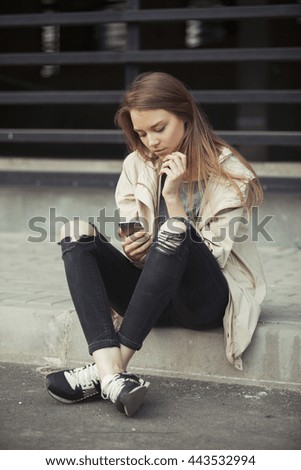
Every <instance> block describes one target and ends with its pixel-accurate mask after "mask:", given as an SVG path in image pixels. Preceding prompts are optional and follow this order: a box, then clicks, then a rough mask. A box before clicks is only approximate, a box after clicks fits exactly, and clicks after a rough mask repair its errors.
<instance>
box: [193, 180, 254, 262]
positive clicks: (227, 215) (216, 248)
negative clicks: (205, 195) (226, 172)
mask: <svg viewBox="0 0 301 470" xmlns="http://www.w3.org/2000/svg"><path fill="white" fill-rule="evenodd" d="M238 186H239V189H240V191H241V193H242V195H243V196H244V198H245V197H246V195H247V190H248V182H247V181H240V182H239V184H238ZM208 205H209V206H210V207H212V208H215V210H214V211H212V210H211V211H207V216H206V215H205V219H204V220H202V228H201V230H200V233H201V235H202V238H203V240H204V243H205V244H206V245H207V246H208V248H209V250H210V251H211V253H212V254H213V255H214V257H215V258H216V260H217V262H218V263H219V265H220V267H221V268H222V269H223V268H224V267H225V264H226V263H227V260H228V257H229V255H230V253H231V250H232V248H233V244H234V243H235V242H238V241H239V242H243V241H244V239H245V237H247V236H248V225H249V220H248V217H247V212H246V209H245V206H244V204H243V201H242V200H241V198H240V196H239V194H238V193H237V190H236V189H235V188H234V187H233V186H232V185H231V184H230V183H228V182H226V183H224V184H221V183H219V184H217V185H216V186H215V187H214V188H213V192H212V197H211V199H210V202H209V203H208ZM205 214H206V213H205Z"/></svg>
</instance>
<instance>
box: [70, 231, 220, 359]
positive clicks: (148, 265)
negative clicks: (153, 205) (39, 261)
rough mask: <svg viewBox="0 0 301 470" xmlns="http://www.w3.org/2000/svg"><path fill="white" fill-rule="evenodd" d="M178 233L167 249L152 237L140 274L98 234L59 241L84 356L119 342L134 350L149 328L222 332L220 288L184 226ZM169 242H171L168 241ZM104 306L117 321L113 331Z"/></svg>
mask: <svg viewBox="0 0 301 470" xmlns="http://www.w3.org/2000/svg"><path fill="white" fill-rule="evenodd" d="M186 228H187V231H186V232H183V233H182V234H181V235H180V236H179V235H178V234H177V242H176V243H174V244H173V243H171V244H169V243H168V240H167V239H166V238H165V241H164V240H163V241H162V237H160V231H159V236H158V239H157V240H156V241H154V242H153V244H152V246H151V249H150V251H149V254H148V257H147V261H146V262H145V265H144V268H143V270H140V269H138V268H136V267H135V266H133V264H132V263H131V262H130V261H129V260H128V258H126V257H125V256H124V255H123V254H122V253H120V252H119V251H118V250H117V249H116V248H115V247H114V246H113V245H111V244H110V243H109V242H108V241H107V240H106V239H105V237H103V236H102V235H101V234H99V233H97V236H96V237H85V238H82V239H81V240H80V241H76V242H70V241H68V239H65V240H63V241H62V242H61V247H62V253H63V260H64V263H65V270H66V276H67V281H68V285H69V290H70V293H71V296H72V300H73V303H74V306H75V309H76V311H77V314H78V317H79V320H80V323H81V326H82V329H83V331H84V334H85V337H86V340H87V343H88V347H89V352H90V354H92V353H93V352H94V351H96V350H97V349H101V348H107V347H113V346H117V347H119V345H120V343H121V344H123V345H125V346H127V347H129V348H131V349H134V350H139V349H140V348H141V346H142V343H143V341H144V339H145V338H146V336H147V335H148V333H149V332H150V330H151V329H152V328H153V327H154V326H155V325H162V326H163V325H164V326H165V325H175V326H179V327H183V328H189V329H195V330H203V329H211V328H217V327H220V326H222V320H223V316H224V313H225V308H226V305H227V303H228V294H229V291H228V284H227V281H226V279H225V277H224V275H223V273H222V271H221V269H220V267H219V265H218V263H217V261H216V259H215V258H214V256H213V255H212V253H211V252H210V250H209V249H208V248H207V246H206V245H205V244H204V243H203V241H202V239H201V238H200V236H199V235H198V234H197V233H196V231H195V229H194V227H193V226H192V225H191V224H189V223H187V225H186ZM160 230H161V229H160ZM167 238H168V237H167ZM169 238H170V240H171V242H173V234H171V235H170V237H169ZM160 239H161V241H160ZM173 245H174V247H173ZM166 247H167V249H166ZM172 247H173V248H172ZM111 307H112V308H113V309H114V310H115V311H116V312H118V314H119V315H121V316H122V317H124V318H123V322H122V325H121V328H120V330H119V332H115V330H114V326H113V322H112V317H111Z"/></svg>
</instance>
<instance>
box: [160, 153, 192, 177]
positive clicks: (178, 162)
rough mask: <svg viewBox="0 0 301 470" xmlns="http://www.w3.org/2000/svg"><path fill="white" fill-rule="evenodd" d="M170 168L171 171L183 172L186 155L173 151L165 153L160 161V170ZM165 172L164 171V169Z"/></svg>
mask: <svg viewBox="0 0 301 470" xmlns="http://www.w3.org/2000/svg"><path fill="white" fill-rule="evenodd" d="M168 169H169V170H171V171H172V172H173V173H177V174H178V173H181V174H184V173H185V171H186V155H184V154H182V153H180V152H175V153H172V154H171V155H167V156H166V157H165V159H164V161H163V163H162V167H161V171H162V170H168ZM164 172H165V171H164Z"/></svg>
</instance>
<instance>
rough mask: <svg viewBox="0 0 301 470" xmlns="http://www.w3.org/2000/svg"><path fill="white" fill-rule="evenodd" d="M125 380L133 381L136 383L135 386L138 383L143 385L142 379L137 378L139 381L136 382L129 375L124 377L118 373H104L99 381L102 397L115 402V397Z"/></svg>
mask: <svg viewBox="0 0 301 470" xmlns="http://www.w3.org/2000/svg"><path fill="white" fill-rule="evenodd" d="M126 382H134V383H135V384H137V387H139V385H140V386H141V385H143V381H142V380H141V379H140V380H139V382H140V383H139V384H138V383H137V381H136V380H134V379H132V378H131V377H130V376H129V377H126V378H125V377H120V375H119V374H115V375H106V376H105V377H104V379H103V380H102V382H101V390H102V391H101V396H102V398H104V399H105V400H107V399H110V400H111V401H112V402H113V403H116V401H117V398H118V396H119V394H120V392H121V390H122V389H123V387H124V386H125V384H126Z"/></svg>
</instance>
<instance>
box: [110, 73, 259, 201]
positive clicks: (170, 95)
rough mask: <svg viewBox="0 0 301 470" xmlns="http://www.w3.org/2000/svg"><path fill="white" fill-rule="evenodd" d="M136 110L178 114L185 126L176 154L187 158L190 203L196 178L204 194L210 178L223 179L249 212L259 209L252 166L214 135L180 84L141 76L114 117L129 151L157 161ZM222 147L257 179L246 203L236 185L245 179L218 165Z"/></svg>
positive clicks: (158, 76)
mask: <svg viewBox="0 0 301 470" xmlns="http://www.w3.org/2000/svg"><path fill="white" fill-rule="evenodd" d="M133 109H136V110H141V111H142V110H144V111H145V110H152V109H153V110H154V109H164V110H165V111H168V112H170V113H173V114H175V115H176V116H178V117H179V118H181V119H182V120H183V122H184V123H185V135H184V139H183V142H182V144H181V148H179V149H177V150H179V151H181V152H182V153H184V154H185V155H186V156H187V176H188V181H190V182H191V184H190V186H189V199H190V200H191V198H192V187H193V183H192V180H193V178H195V175H197V179H198V182H199V188H200V191H202V192H204V188H205V187H206V183H207V181H208V179H209V177H210V176H215V177H217V178H218V177H224V178H226V179H227V180H228V181H230V182H231V184H232V185H233V186H234V188H235V190H236V191H237V193H238V195H239V197H240V199H241V201H242V203H243V205H245V206H246V207H247V208H249V207H250V206H252V205H258V204H259V203H260V202H261V201H262V198H263V191H262V188H261V185H260V183H259V180H258V177H257V175H256V173H255V171H254V170H253V168H252V167H251V165H250V164H249V163H248V162H247V161H246V160H245V158H244V157H243V156H242V155H240V153H239V152H238V151H237V150H236V149H234V148H233V147H231V146H230V145H229V144H227V143H226V142H225V141H224V140H223V139H221V138H220V137H218V136H217V135H216V134H215V133H214V132H213V130H212V128H211V126H210V125H209V123H208V121H207V118H206V116H205V115H204V113H203V112H202V111H201V110H200V108H199V107H198V106H197V104H196V103H195V101H194V99H193V97H192V96H191V94H190V92H189V90H188V89H187V88H186V87H185V85H184V84H183V83H182V82H181V81H180V80H178V79H176V78H175V77H173V76H172V75H169V74H167V73H163V72H147V73H143V74H141V75H139V76H138V77H137V78H136V80H135V81H134V82H133V84H132V86H131V88H130V89H129V91H127V92H126V94H125V96H124V98H123V101H122V103H121V105H120V108H119V110H118V111H117V113H116V115H115V124H116V126H117V127H119V128H121V129H122V130H123V132H124V136H125V140H126V144H127V146H128V148H129V150H130V151H134V150H137V151H138V152H139V154H140V155H141V156H142V157H143V158H144V159H145V160H156V159H158V157H156V156H155V155H153V154H151V153H150V151H149V150H148V149H147V148H146V147H145V145H144V144H143V143H142V142H141V140H140V137H139V135H138V134H137V133H136V132H135V131H134V129H133V124H132V120H131V116H130V112H131V110H133ZM223 147H227V148H229V149H230V150H231V151H232V152H233V154H234V155H236V156H237V158H238V159H239V160H240V161H241V162H242V163H243V164H244V165H245V166H246V168H248V169H249V170H250V171H251V172H252V173H253V175H254V178H253V179H251V180H250V182H249V187H248V197H247V199H246V198H245V197H244V196H243V194H242V192H241V191H240V189H239V185H238V184H237V182H238V181H239V180H243V179H244V177H242V176H238V175H234V174H231V173H229V172H228V171H226V170H225V169H224V168H222V165H220V164H219V161H218V156H219V155H220V152H221V150H222V148H223Z"/></svg>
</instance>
